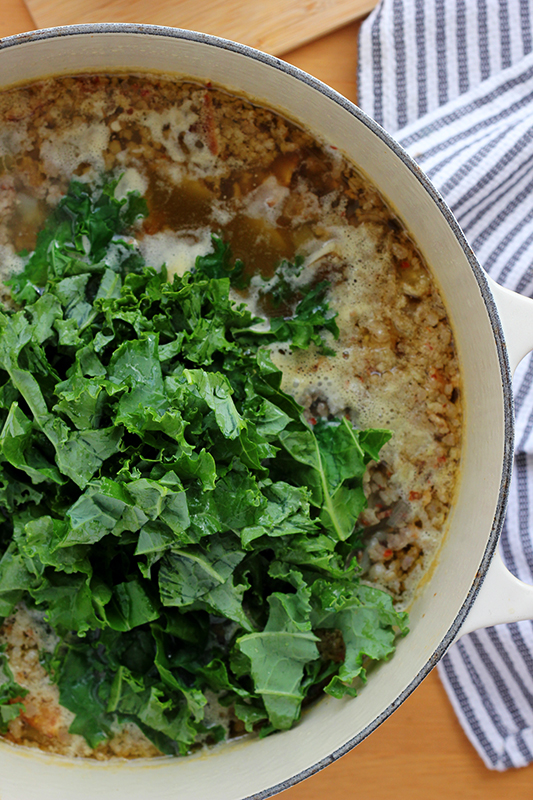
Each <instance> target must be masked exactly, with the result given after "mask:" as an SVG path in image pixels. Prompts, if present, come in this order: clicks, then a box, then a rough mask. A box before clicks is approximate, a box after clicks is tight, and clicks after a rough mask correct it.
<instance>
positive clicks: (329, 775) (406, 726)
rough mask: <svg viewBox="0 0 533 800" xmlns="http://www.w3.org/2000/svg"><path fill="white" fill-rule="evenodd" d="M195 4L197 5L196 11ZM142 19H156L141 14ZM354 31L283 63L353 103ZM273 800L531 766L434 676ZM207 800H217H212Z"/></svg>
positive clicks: (11, 15)
mask: <svg viewBox="0 0 533 800" xmlns="http://www.w3.org/2000/svg"><path fill="white" fill-rule="evenodd" d="M201 2H202V0H198V4H199V5H200V4H201ZM74 21H79V20H74ZM146 21H147V22H153V21H154V20H153V19H151V18H150V15H149V14H147V17H146ZM34 27H36V26H35V24H34V22H33V21H32V19H31V17H30V15H29V14H28V11H27V10H26V7H25V6H24V3H23V0H0V37H3V36H8V35H11V34H14V33H20V32H22V31H25V30H30V29H32V28H34ZM357 30H358V23H353V24H351V25H348V26H347V27H344V28H342V29H340V30H338V31H335V32H334V33H331V34H329V35H328V36H325V37H323V38H321V39H319V40H317V41H315V42H313V43H312V44H308V45H306V46H305V47H301V48H299V49H297V50H293V51H291V52H289V53H287V54H285V56H284V57H285V59H286V60H287V61H289V62H290V63H292V64H294V65H296V66H298V67H300V68H301V69H304V70H306V71H307V72H310V73H311V74H313V75H315V76H316V77H317V78H320V79H321V80H323V81H325V82H326V83H329V84H330V85H331V86H333V87H334V88H335V89H337V90H338V91H340V92H341V93H343V94H344V95H345V96H347V97H349V98H350V99H352V100H355V99H356V63H357V53H356V41H357ZM356 703H357V701H356V702H355V703H354V714H356V713H357V706H356ZM278 797H279V799H280V800H351V799H352V798H356V799H357V800H359V798H361V800H363V798H364V799H365V800H366V798H368V799H369V800H504V798H512V800H533V765H530V766H529V767H525V768H523V769H518V770H510V771H508V772H503V773H498V772H493V771H491V770H488V769H486V768H485V766H484V765H483V763H482V761H481V759H480V758H479V757H478V755H477V754H476V752H475V750H474V748H473V747H472V745H471V744H470V743H469V741H468V739H467V738H466V736H465V734H464V733H463V730H462V728H461V726H460V725H459V722H458V721H457V718H456V716H455V714H454V712H453V710H452V708H451V706H450V704H449V702H448V699H447V697H446V693H445V691H444V689H443V687H442V684H441V683H440V681H439V678H438V675H437V672H436V671H435V670H434V671H433V672H432V673H431V674H430V675H429V676H428V677H427V678H426V680H425V681H424V682H423V683H422V684H421V686H419V687H418V689H416V691H415V692H414V693H413V694H412V695H411V696H410V697H409V698H408V699H407V700H406V701H405V703H404V704H403V705H402V706H401V707H400V708H399V710H398V711H396V712H395V713H394V714H393V715H392V717H390V718H389V719H388V720H387V721H386V722H385V723H384V724H383V725H382V726H381V727H380V728H379V729H378V730H377V731H376V732H375V733H373V734H372V735H371V736H370V737H369V738H368V739H366V740H365V741H364V742H363V743H362V744H360V745H359V746H358V747H357V748H355V750H352V752H351V753H348V755H346V756H344V757H343V758H341V759H340V760H339V761H337V762H336V763H334V764H332V765H331V766H329V767H327V769H325V770H323V771H322V772H320V773H318V774H317V775H315V776H313V777H312V778H309V779H308V780H306V781H304V782H303V783H300V784H298V785H297V786H294V787H293V788H292V789H288V790H287V791H285V792H282V793H281V794H280V795H278ZM20 800H33V798H26V797H21V798H20ZM147 800H148V798H147ZM154 800H157V798H154ZM206 800H216V795H213V798H206Z"/></svg>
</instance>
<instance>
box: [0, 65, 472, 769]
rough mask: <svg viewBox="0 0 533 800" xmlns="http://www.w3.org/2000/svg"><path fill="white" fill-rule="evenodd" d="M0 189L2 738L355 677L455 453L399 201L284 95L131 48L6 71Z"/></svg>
mask: <svg viewBox="0 0 533 800" xmlns="http://www.w3.org/2000/svg"><path fill="white" fill-rule="evenodd" d="M0 208H1V211H2V213H1V219H0V258H1V261H0V263H1V270H2V275H1V277H2V279H3V281H4V286H3V289H2V299H3V302H4V314H3V320H2V326H3V327H2V332H1V334H0V362H1V363H0V375H1V378H2V380H1V385H2V389H1V398H0V399H1V403H0V414H1V425H2V430H1V432H0V445H1V461H0V467H1V469H2V476H1V478H2V480H1V484H0V485H1V487H2V488H1V495H2V497H1V501H0V502H1V508H2V514H3V522H2V525H1V527H0V556H1V557H2V558H1V561H0V618H2V619H3V624H2V627H1V628H0V644H1V647H2V649H1V650H0V667H1V671H0V681H3V682H1V683H0V723H1V726H0V730H1V731H2V734H3V736H4V738H5V739H6V740H8V741H10V742H13V743H17V744H23V745H28V746H34V747H39V748H41V749H44V750H48V751H51V752H55V753H59V754H63V755H70V756H80V757H91V758H97V759H108V758H112V757H126V758H135V757H144V756H157V755H159V754H161V753H171V754H185V753H187V752H188V751H190V750H191V749H194V748H195V747H199V746H204V745H205V744H208V745H209V744H212V743H214V742H217V741H220V740H221V739H223V738H226V737H228V736H229V737H231V736H237V735H241V734H244V733H246V732H249V733H252V732H255V733H256V734H259V735H267V734H269V733H271V732H274V731H276V730H283V729H285V728H287V727H289V726H290V725H292V724H294V723H295V722H297V720H298V718H299V715H300V713H301V708H302V705H303V706H305V703H307V702H310V701H311V700H313V699H315V698H316V697H318V696H319V695H320V694H321V693H322V692H323V691H326V692H328V693H330V694H332V695H333V696H336V697H341V696H343V695H344V694H346V693H348V694H355V693H356V691H357V690H358V688H359V687H360V684H361V682H362V681H363V680H364V679H365V674H366V670H367V669H368V667H369V666H370V665H371V663H372V661H374V660H378V659H380V658H388V657H389V656H390V655H391V654H392V652H393V649H394V640H395V638H396V637H397V636H398V635H403V634H404V633H406V630H407V620H406V613H405V611H406V609H407V608H408V606H409V604H410V602H411V600H412V599H413V597H414V594H415V592H416V591H417V587H419V586H420V583H421V581H422V579H423V577H424V575H426V574H427V572H428V570H429V568H430V566H431V563H432V561H433V560H434V558H435V556H436V554H437V552H438V550H439V547H440V545H441V543H442V540H443V537H444V535H445V532H446V523H447V517H448V514H449V512H450V508H451V505H452V503H453V499H454V491H455V484H456V482H457V476H458V469H459V460H460V446H461V426H462V412H461V380H460V369H459V363H458V358H457V353H456V351H455V347H454V339H453V331H452V329H451V326H450V322H449V319H448V316H447V313H446V308H445V305H444V303H443V299H442V297H441V296H440V293H439V289H438V287H437V286H436V284H435V282H434V280H433V278H432V275H431V272H430V270H429V269H428V266H427V265H426V264H425V263H424V259H423V257H422V255H421V253H420V252H419V251H418V249H417V247H416V244H415V243H414V242H413V241H412V239H411V237H410V236H409V233H408V231H406V230H405V227H404V226H403V224H402V222H401V220H400V219H398V217H397V216H396V214H395V213H394V210H393V209H391V208H390V207H389V206H388V205H387V204H386V202H385V200H384V199H383V198H382V197H381V196H380V194H379V192H378V191H377V190H376V189H375V187H373V186H372V185H371V184H370V183H369V182H368V180H367V179H366V178H365V177H364V176H363V175H361V174H360V173H359V172H358V170H357V169H356V168H355V167H354V165H352V164H351V163H349V162H348V161H347V160H346V159H345V158H344V156H343V155H342V153H340V152H339V151H337V150H336V149H335V148H334V147H331V146H329V145H328V144H327V143H325V142H321V141H319V140H317V139H316V138H315V137H314V136H313V135H312V134H311V133H310V132H308V131H306V130H304V129H302V128H301V127H299V126H298V125H297V124H296V123H295V122H293V121H291V120H289V119H287V118H285V117H283V116H281V115H280V114H278V113H277V112H275V111H273V110H271V109H268V108H264V107H262V106H261V105H259V104H256V103H254V102H252V101H251V100H249V99H247V98H244V97H240V96H236V95H233V94H231V93H228V92H226V91H224V90H223V89H221V88H218V87H215V86H211V85H200V84H198V83H195V82H192V81H187V80H181V81H180V80H176V79H172V78H170V77H168V78H167V77H161V76H150V75H127V74H111V75H104V74H97V75H82V76H73V77H60V78H59V77H58V78H50V79H49V80H47V81H44V82H39V83H35V84H31V85H28V86H21V87H16V88H13V89H11V90H8V91H4V92H3V93H1V94H0ZM147 267H148V268H153V269H148V270H147V269H146V268H147Z"/></svg>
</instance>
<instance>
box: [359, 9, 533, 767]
mask: <svg viewBox="0 0 533 800" xmlns="http://www.w3.org/2000/svg"><path fill="white" fill-rule="evenodd" d="M532 36H533V0H382V2H381V3H380V5H379V6H378V7H377V8H376V9H375V10H374V12H373V13H372V14H371V15H370V17H368V19H367V20H366V21H365V22H364V23H363V25H362V27H361V31H360V41H359V77H358V86H359V101H360V105H361V107H362V108H363V110H365V111H366V112H367V113H368V114H370V115H371V116H373V117H374V118H375V119H376V120H377V121H378V122H379V123H380V124H381V125H383V127H384V128H386V129H387V130H388V131H389V132H390V133H392V134H394V136H395V138H396V139H398V140H399V141H400V143H401V144H402V145H403V146H404V147H405V148H406V150H407V151H408V152H409V153H410V154H411V155H412V156H413V157H414V158H415V159H416V160H417V161H418V163H419V164H420V166H421V167H422V168H423V169H424V171H425V172H426V173H427V175H428V176H429V178H430V179H431V180H432V181H433V183H434V184H435V186H436V187H437V189H439V190H440V192H441V193H442V195H443V196H444V198H445V199H446V201H447V202H448V205H449V206H450V207H451V209H452V211H453V212H454V214H455V216H456V217H457V219H458V221H459V224H460V225H461V227H462V228H463V230H464V232H465V234H466V236H467V238H468V240H469V242H470V244H471V245H472V247H473V248H474V250H475V252H476V255H477V257H478V259H479V261H480V262H481V264H482V265H483V266H484V267H485V269H486V270H487V271H488V272H489V274H490V275H491V276H492V277H493V278H494V279H495V280H496V281H498V282H499V283H501V284H503V285H504V286H507V287H508V288H509V289H514V290H515V291H518V292H522V293H523V294H527V295H529V296H533V38H532ZM514 390H515V411H516V451H515V465H514V476H513V481H512V485H511V493H510V498H509V507H508V512H507V518H506V522H505V526H504V530H503V535H502V551H503V556H504V560H505V562H506V564H507V566H508V567H509V569H510V570H511V571H512V572H513V573H514V574H515V575H517V576H518V577H519V578H521V579H522V580H524V581H526V582H527V583H533V359H532V357H531V356H528V357H527V358H526V359H524V361H523V362H522V363H521V364H520V366H519V368H518V370H517V372H516V374H515V378H514ZM439 673H440V676H441V678H442V680H443V682H444V685H445V687H446V689H447V691H448V695H449V697H450V700H451V702H452V704H453V706H454V708H455V710H456V712H457V715H458V717H459V720H460V721H461V723H462V725H463V727H464V729H465V731H466V733H467V735H468V737H469V738H470V740H471V741H472V743H473V744H474V746H475V747H476V749H477V750H478V752H479V754H480V755H481V757H482V758H483V760H484V762H485V764H486V765H487V766H488V767H490V768H492V769H497V770H505V769H507V768H508V767H520V766H525V765H526V764H529V763H530V762H531V761H533V622H520V623H517V624H512V625H498V626H496V627H494V628H489V629H487V630H481V631H477V632H475V633H473V634H470V635H469V636H464V637H463V638H462V639H460V641H459V642H458V643H457V644H455V645H454V646H453V647H452V648H451V649H450V651H449V652H448V654H447V655H446V656H445V657H444V659H443V660H442V662H441V664H440V665H439Z"/></svg>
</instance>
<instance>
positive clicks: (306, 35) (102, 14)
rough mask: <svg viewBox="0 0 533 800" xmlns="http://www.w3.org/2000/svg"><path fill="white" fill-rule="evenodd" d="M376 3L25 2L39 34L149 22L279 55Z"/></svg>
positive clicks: (240, 0)
mask: <svg viewBox="0 0 533 800" xmlns="http://www.w3.org/2000/svg"><path fill="white" fill-rule="evenodd" d="M375 3H376V0H203V2H198V0H179V2H176V0H151V1H150V2H147V1H146V0H26V4H27V6H28V8H29V10H30V12H31V14H32V16H33V19H34V20H35V22H36V24H37V25H38V27H40V28H50V27H53V26H55V25H67V24H73V23H80V22H150V23H152V24H156V25H172V26H174V27H176V28H188V29H190V30H195V31H202V33H213V34H216V35H217V36H222V37H224V38H226V39H233V40H234V41H237V42H243V43H244V44H248V45H251V46H252V47H257V48H258V49H259V50H265V51H266V52H267V53H274V54H275V55H279V54H280V53H285V52H287V51H288V50H289V49H291V48H293V47H297V46H299V45H301V44H303V43H304V42H308V41H310V40H311V39H316V38H317V37H318V36H321V35H323V34H325V33H327V32H328V31H331V30H334V29H335V28H339V27H340V26H341V25H345V24H346V23H348V22H350V21H351V20H353V19H356V18H357V17H361V16H362V15H363V14H366V13H368V12H369V11H370V10H371V9H372V8H373V7H374V5H375Z"/></svg>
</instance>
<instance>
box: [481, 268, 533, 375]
mask: <svg viewBox="0 0 533 800" xmlns="http://www.w3.org/2000/svg"><path fill="white" fill-rule="evenodd" d="M486 278H487V281H488V283H489V287H490V290H491V292H492V294H493V297H494V300H495V302H496V308H497V309H498V315H499V317H500V321H501V323H502V328H503V332H504V335H505V343H506V346H507V355H508V357H509V366H510V367H511V372H514V371H515V369H516V368H517V366H518V365H519V363H520V362H521V361H522V359H523V358H524V356H527V354H528V353H529V352H530V351H531V350H533V299H531V297H525V296H524V295H523V294H518V293H517V292H511V291H510V290H509V289H504V287H503V286H500V284H499V283H496V281H495V280H493V279H492V278H490V277H489V276H488V275H487V276H486Z"/></svg>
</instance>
